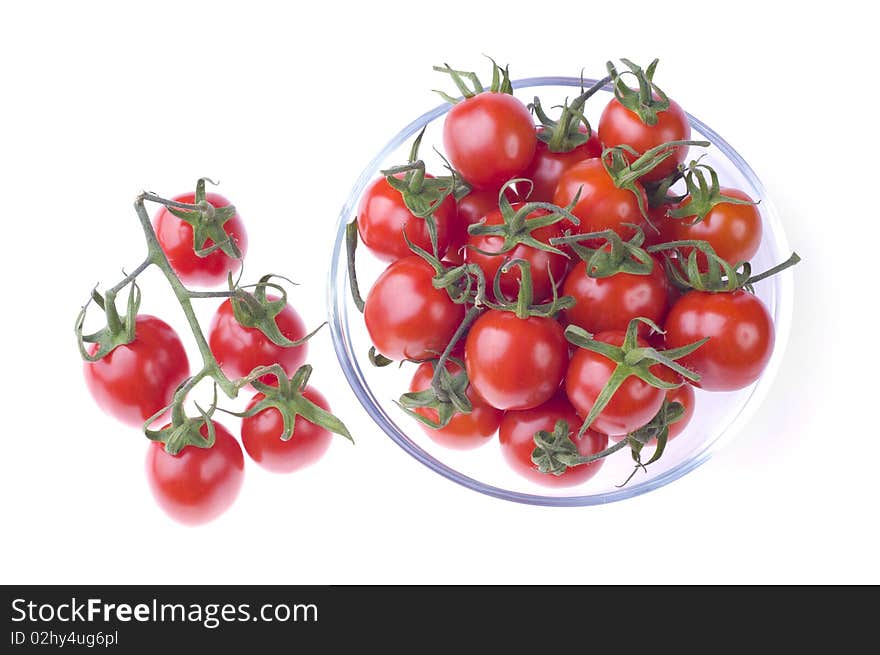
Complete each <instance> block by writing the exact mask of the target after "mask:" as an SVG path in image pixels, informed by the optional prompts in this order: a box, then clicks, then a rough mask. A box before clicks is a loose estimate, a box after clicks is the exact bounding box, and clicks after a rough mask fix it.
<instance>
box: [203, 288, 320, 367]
mask: <svg viewBox="0 0 880 655" xmlns="http://www.w3.org/2000/svg"><path fill="white" fill-rule="evenodd" d="M268 298H269V300H277V299H278V298H277V297H276V296H272V295H269V296H268ZM275 322H276V323H277V324H278V329H279V330H281V334H283V335H284V336H285V337H287V338H288V339H290V340H291V341H297V340H298V339H302V338H303V337H304V336H305V335H306V326H305V324H304V323H303V321H302V319H301V318H300V317H299V314H298V313H297V312H296V310H295V309H294V308H293V307H292V306H290V305H289V304H288V305H287V306H285V307H284V309H282V310H281V313H279V314H278V315H277V316H276V317H275ZM208 343H209V345H210V346H211V352H213V353H214V357H216V358H217V362H218V363H219V364H220V368H221V369H223V372H224V373H225V374H226V375H227V376H228V377H230V378H243V377H245V376H246V375H248V373H250V372H251V371H252V370H254V369H255V368H257V367H258V366H271V365H273V364H280V365H281V367H282V368H283V369H284V371H285V372H286V373H287V375H288V376H291V375H293V374H294V373H296V370H297V369H298V368H299V367H300V366H302V364H303V362H305V361H306V354H307V353H308V349H309V346H308V344H307V343H304V344H302V345H300V346H292V347H290V348H285V347H284V346H276V345H275V344H274V343H272V342H271V341H270V340H269V337H267V336H266V335H265V334H263V333H262V332H261V331H260V330H258V329H257V328H251V327H245V326H243V325H242V324H241V323H239V322H238V321H237V320H235V315H234V314H233V312H232V302H231V301H229V300H225V301H223V304H221V305H220V306H219V307H218V308H217V311H216V313H215V314H214V318H213V319H212V320H211V327H210V331H209V334H208ZM259 380H260V381H261V382H264V383H265V384H273V383H274V382H275V381H276V378H275V376H274V375H271V374H267V375H264V376H262V377H260V378H259Z"/></svg>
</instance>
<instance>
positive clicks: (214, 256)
mask: <svg viewBox="0 0 880 655" xmlns="http://www.w3.org/2000/svg"><path fill="white" fill-rule="evenodd" d="M174 200H176V201H177V202H183V203H188V204H191V203H192V202H194V201H195V194H194V193H185V194H183V195H179V196H175V197H174ZM205 200H207V201H208V202H209V203H211V204H212V205H213V206H214V207H228V206H229V204H230V202H229V201H228V200H227V199H226V198H224V197H223V196H221V195H220V194H219V193H208V194H206V195H205ZM153 225H154V227H155V230H156V237H157V238H158V239H159V245H160V246H162V250H163V251H165V255H166V256H167V257H168V261H169V263H170V264H171V268H173V269H174V272H175V273H177V275H178V277H179V278H180V280H181V282H183V283H184V284H186V285H189V286H203V287H213V286H217V285H218V284H223V283H225V282H226V279H227V276H228V274H229V273H235V272H236V271H238V269H239V268H241V259H233V258H232V257H230V256H229V255H227V254H226V253H225V252H223V251H222V250H215V251H214V252H212V253H209V254H208V255H206V256H205V257H199V256H198V255H197V254H196V253H195V250H194V249H193V229H192V226H191V225H190V224H189V223H187V222H186V221H182V220H180V219H179V218H177V216H175V215H174V214H172V213H171V212H169V211H168V209H167V208H166V207H162V208H161V209H160V210H159V213H158V214H156V218H155V219H154V221H153ZM223 229H224V230H225V231H226V234H228V235H229V236H230V237H231V238H232V240H233V241H234V242H235V244H236V245H237V246H238V249H239V251H240V252H241V256H242V258H244V255H245V253H246V252H247V246H248V240H247V232H246V231H245V229H244V222H243V221H242V220H241V217H240V216H239V215H238V212H236V213H235V215H234V216H233V217H232V218H230V219H229V220H228V221H226V223H224V224H223ZM213 243H214V242H213V241H211V240H210V239H209V240H208V241H207V243H206V244H205V245H204V247H205V248H207V247H209V246H211V245H213Z"/></svg>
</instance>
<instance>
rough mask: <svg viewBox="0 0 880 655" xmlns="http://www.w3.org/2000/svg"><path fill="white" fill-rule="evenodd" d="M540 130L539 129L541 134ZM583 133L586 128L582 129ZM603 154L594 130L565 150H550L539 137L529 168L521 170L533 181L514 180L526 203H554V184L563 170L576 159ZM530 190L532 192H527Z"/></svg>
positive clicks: (577, 160)
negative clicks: (516, 181) (583, 139)
mask: <svg viewBox="0 0 880 655" xmlns="http://www.w3.org/2000/svg"><path fill="white" fill-rule="evenodd" d="M541 131H543V129H541V130H538V132H539V133H540V132H541ZM581 131H582V132H585V131H586V130H585V129H584V128H582V129H581ZM601 154H602V144H601V143H599V137H598V135H597V134H596V133H595V132H594V133H593V134H592V135H591V136H590V138H589V140H588V141H587V142H586V143H584V144H582V145H579V146H577V147H576V148H574V149H573V150H569V151H568V152H553V151H551V150H550V149H549V147H548V146H547V144H546V143H545V142H543V141H541V140H538V144H537V146H536V148H535V155H534V156H533V157H532V161H531V163H530V164H529V167H528V168H526V170H525V171H523V173H522V177H525V178H527V179H529V180H531V181H532V186H531V187H529V185H528V184H526V183H524V182H519V183H517V191H518V192H519V194H520V196H522V197H523V199H525V200H527V201H528V202H553V196H554V195H555V194H556V186H557V185H558V184H559V178H560V176H561V175H562V173H563V171H565V170H566V169H567V168H570V167H571V166H573V165H574V164H576V163H578V162H579V161H583V160H584V159H592V158H594V157H599V156H600V155H601ZM529 189H531V194H530V195H528V196H526V194H527V193H528V192H529Z"/></svg>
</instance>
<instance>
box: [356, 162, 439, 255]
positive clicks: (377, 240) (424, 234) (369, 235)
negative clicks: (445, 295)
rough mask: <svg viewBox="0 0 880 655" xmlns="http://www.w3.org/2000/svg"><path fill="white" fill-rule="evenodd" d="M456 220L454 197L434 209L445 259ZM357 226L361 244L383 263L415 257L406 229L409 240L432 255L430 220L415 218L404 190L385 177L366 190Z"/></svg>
mask: <svg viewBox="0 0 880 655" xmlns="http://www.w3.org/2000/svg"><path fill="white" fill-rule="evenodd" d="M398 177H403V175H402V174H401V175H398ZM425 177H427V178H430V177H433V176H432V175H425ZM454 221H455V199H454V198H453V197H452V196H451V195H450V196H446V198H444V199H443V202H441V203H440V205H439V206H438V207H437V208H436V209H435V210H434V223H435V225H436V227H437V251H438V252H439V254H440V256H441V257H443V255H444V254H445V253H446V249H447V247H448V246H449V236H450V228H451V225H452V223H453V222H454ZM357 226H358V233H359V234H360V237H361V241H363V243H364V245H365V246H366V247H367V248H369V249H370V252H372V253H373V254H374V255H376V257H378V258H379V259H381V260H383V261H389V262H390V261H394V260H396V259H400V258H401V257H407V256H409V255H411V254H412V251H411V250H410V249H409V246H408V245H407V244H406V240H405V239H404V238H403V234H404V230H406V238H407V239H409V240H410V241H411V242H412V243H413V244H415V245H417V246H418V247H419V248H422V249H423V250H426V251H427V252H431V237H430V236H429V233H428V223H427V221H426V220H425V219H422V218H417V217H415V216H413V215H412V213H411V212H410V211H409V209H407V207H406V204H405V203H404V202H403V196H402V195H401V193H400V191H398V190H397V189H395V188H394V187H392V186H391V185H390V184H388V180H386V179H385V178H384V177H381V178H379V179H377V180H374V181H373V182H372V183H371V184H370V185H369V186H368V187H367V189H366V191H364V195H363V196H362V197H361V202H360V207H359V208H358V217H357Z"/></svg>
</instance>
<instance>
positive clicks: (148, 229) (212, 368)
mask: <svg viewBox="0 0 880 655" xmlns="http://www.w3.org/2000/svg"><path fill="white" fill-rule="evenodd" d="M145 200H150V201H152V202H158V203H159V204H163V205H166V206H167V205H171V206H174V207H177V208H179V209H191V208H192V207H191V205H186V204H183V203H178V202H175V201H172V200H165V199H164V198H160V197H158V196H156V195H155V194H152V193H142V194H140V195H139V196H138V197H137V198H136V199H135V203H134V209H135V212H137V215H138V219H139V220H140V223H141V227H142V228H143V231H144V237H145V238H146V240H147V259H148V260H149V261H150V262H151V263H153V264H155V265H156V266H157V267H158V268H159V269H160V270H161V271H162V273H163V274H164V275H165V278H166V279H167V280H168V284H169V285H171V290H172V291H173V292H174V295H175V296H176V297H177V302H179V303H180V307H181V309H183V314H184V316H186V320H187V323H189V327H190V329H191V330H192V333H193V338H194V339H195V340H196V345H197V346H198V348H199V353H200V354H201V356H202V363H203V367H202V370H201V371H200V372H199V373H198V374H197V375H195V376H193V378H191V379H190V382H192V380H193V379H194V380H196V383H197V382H198V381H199V380H201V379H202V378H204V377H205V376H206V375H207V376H210V377H211V378H213V379H214V380H215V381H216V382H217V385H218V386H219V387H220V388H221V389H222V390H223V393H225V394H226V395H227V396H228V397H230V398H235V397H236V396H237V395H238V387H236V385H235V384H234V383H233V381H232V380H230V379H229V378H228V377H226V374H224V373H223V371H222V370H221V369H220V365H219V364H218V363H217V359H216V358H215V357H214V353H212V352H211V347H210V346H209V345H208V340H207V339H206V338H205V334H204V332H202V326H201V325H199V320H198V318H196V314H195V311H194V310H193V306H192V302H190V298H192V293H193V292H191V291H190V290H189V289H187V288H186V287H185V286H184V285H183V283H182V282H181V281H180V278H179V277H177V274H176V273H175V272H174V269H173V268H172V267H171V263H170V262H169V261H168V257H166V256H165V252H164V251H163V250H162V246H161V245H159V239H158V238H157V237H156V232H155V230H153V224H152V223H151V222H150V217H149V215H148V214H147V210H146V207H144V201H145ZM144 268H146V266H144ZM193 386H195V383H193V384H191V385H190V383H189V382H188V383H187V384H186V385H184V386H183V387H181V389H180V390H178V393H176V394H175V401H176V400H177V398H178V394H179V393H180V391H183V390H184V389H186V391H187V392H189V390H191V389H192V387H193ZM187 387H189V388H188V389H187ZM184 396H185V394H184ZM182 397H183V396H181V398H182Z"/></svg>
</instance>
